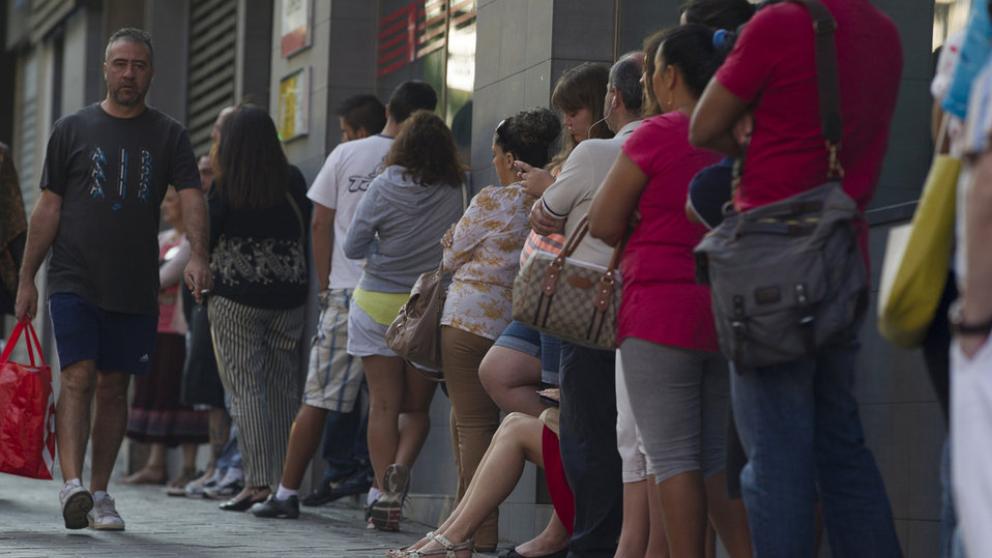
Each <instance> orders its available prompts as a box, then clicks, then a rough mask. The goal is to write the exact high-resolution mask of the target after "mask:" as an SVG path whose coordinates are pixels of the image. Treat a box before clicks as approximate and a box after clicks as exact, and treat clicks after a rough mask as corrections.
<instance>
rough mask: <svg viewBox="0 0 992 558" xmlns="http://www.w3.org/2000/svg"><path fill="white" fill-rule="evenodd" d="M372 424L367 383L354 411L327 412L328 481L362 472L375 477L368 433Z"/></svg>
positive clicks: (359, 393)
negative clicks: (370, 422) (370, 421)
mask: <svg viewBox="0 0 992 558" xmlns="http://www.w3.org/2000/svg"><path fill="white" fill-rule="evenodd" d="M368 424H369V413H368V387H366V384H365V383H364V382H363V383H362V389H361V390H360V391H359V392H358V399H357V400H356V401H355V407H354V408H353V409H352V410H351V412H348V413H342V412H338V411H328V412H327V422H325V423H324V441H323V450H322V451H321V456H322V457H323V458H324V461H326V462H327V467H326V468H325V469H324V482H339V481H342V480H344V479H345V478H346V477H350V476H353V475H355V474H357V473H360V472H362V471H365V472H366V473H367V474H368V475H369V476H370V477H371V476H372V470H371V466H370V464H369V444H368V435H367V434H366V432H367V431H368Z"/></svg>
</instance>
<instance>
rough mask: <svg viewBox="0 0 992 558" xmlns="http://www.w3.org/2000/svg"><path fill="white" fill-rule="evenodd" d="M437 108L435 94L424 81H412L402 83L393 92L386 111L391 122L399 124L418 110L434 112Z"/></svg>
mask: <svg viewBox="0 0 992 558" xmlns="http://www.w3.org/2000/svg"><path fill="white" fill-rule="evenodd" d="M435 108H437V92H435V91H434V88H433V87H431V85H430V84H429V83H427V82H425V81H420V80H417V79H412V80H410V81H404V82H403V83H401V84H399V85H398V86H397V87H396V89H394V90H393V95H392V96H391V97H389V106H388V108H387V110H388V111H389V115H390V116H392V117H393V121H394V122H396V123H397V124H399V123H400V122H403V121H404V120H406V119H407V118H409V117H410V115H411V114H413V113H414V112H416V111H418V110H426V111H430V112H434V109H435Z"/></svg>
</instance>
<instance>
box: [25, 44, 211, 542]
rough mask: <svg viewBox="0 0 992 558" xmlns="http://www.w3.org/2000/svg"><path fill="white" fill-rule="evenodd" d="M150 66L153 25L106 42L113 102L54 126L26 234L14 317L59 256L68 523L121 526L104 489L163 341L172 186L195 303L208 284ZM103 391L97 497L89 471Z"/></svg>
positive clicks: (54, 306) (203, 251)
mask: <svg viewBox="0 0 992 558" xmlns="http://www.w3.org/2000/svg"><path fill="white" fill-rule="evenodd" d="M153 63H154V56H153V51H152V43H151V37H150V36H149V35H148V33H146V32H145V31H142V30H140V29H132V28H124V29H121V30H119V31H117V32H116V33H114V34H113V35H112V36H111V37H110V40H109V41H108V42H107V49H106V58H105V61H104V64H103V73H104V78H105V80H106V82H107V96H106V98H105V99H104V100H103V101H101V102H100V103H98V104H94V105H91V106H88V107H85V108H83V109H82V110H80V111H79V112H77V113H75V114H72V115H69V116H66V117H65V118H62V119H61V120H59V121H58V122H56V124H55V126H54V129H53V131H52V135H51V137H50V138H49V141H48V152H47V155H46V158H45V166H44V169H43V173H42V179H41V188H42V193H41V197H40V199H39V200H38V204H37V205H36V206H35V209H34V212H33V213H32V214H31V222H30V224H29V226H28V239H27V247H26V249H25V254H24V262H23V264H22V267H21V273H20V285H19V288H18V292H17V302H16V315H17V316H18V317H19V318H21V319H26V318H33V317H34V316H35V314H36V312H37V306H38V290H37V288H36V286H35V283H34V280H35V275H36V274H37V272H38V268H39V267H40V266H41V263H42V261H43V260H44V259H45V255H46V254H47V253H48V249H49V248H51V249H52V258H51V261H50V263H49V266H48V284H49V292H50V293H51V294H50V298H49V301H48V303H49V310H50V312H51V316H52V324H53V326H54V329H55V342H56V345H57V347H58V353H59V361H60V362H61V365H62V374H61V378H60V381H61V390H60V393H59V399H58V405H57V408H56V413H55V429H56V435H57V438H58V450H59V457H60V459H59V461H60V466H61V469H62V476H63V478H64V479H65V486H63V488H62V490H61V492H60V493H59V499H60V501H61V503H62V516H63V518H64V519H65V526H66V528H68V529H81V528H83V527H86V526H87V525H88V526H90V527H92V528H94V529H106V530H123V529H124V520H123V519H121V516H120V515H119V514H118V513H117V510H116V508H115V505H114V500H113V499H112V498H111V497H110V496H109V495H108V494H107V484H108V482H109V480H110V475H111V472H112V471H113V467H114V462H115V461H116V459H117V451H118V450H119V449H120V445H121V440H122V438H123V437H124V430H125V427H126V423H127V388H128V384H129V382H130V379H131V376H130V375H131V374H143V373H147V371H148V367H149V363H150V361H151V353H152V350H153V348H154V344H155V330H156V324H157V320H158V290H159V282H158V240H157V236H158V227H159V205H160V204H161V202H162V198H163V197H164V196H165V190H166V188H167V187H168V186H169V185H170V184H171V185H173V186H175V188H176V190H178V191H179V196H180V199H181V203H182V210H183V220H184V222H185V225H186V231H187V237H188V238H189V240H190V244H191V248H192V252H193V256H192V258H191V259H190V262H189V264H188V265H187V266H186V270H185V272H184V277H185V281H186V285H187V286H188V287H189V288H190V289H192V290H193V293H194V295H195V297H196V298H197V299H198V300H199V298H200V296H201V293H202V292H203V291H206V290H209V289H210V286H211V275H210V270H209V266H208V262H207V242H206V240H207V228H206V227H207V222H206V221H207V219H206V205H205V203H204V200H203V194H202V193H201V192H200V189H199V187H200V178H199V174H198V172H197V168H196V159H195V157H194V155H193V149H192V147H191V145H190V141H189V136H188V135H187V134H186V131H185V130H184V129H183V127H182V126H181V125H180V124H179V123H177V122H176V121H174V120H172V119H171V118H169V117H168V116H166V115H164V114H162V113H161V112H159V111H157V110H155V109H153V108H150V107H148V106H146V105H145V94H146V93H147V92H148V88H149V86H150V84H151V80H152V75H153V74H154V66H153ZM94 395H95V396H96V405H95V415H96V416H95V418H94V420H93V434H92V438H93V451H92V459H93V462H92V476H91V478H90V489H92V491H93V492H92V493H91V492H90V491H89V490H87V489H86V488H84V487H83V485H82V479H81V476H82V470H83V460H84V458H85V455H86V443H87V439H88V437H89V436H88V434H89V433H88V432H87V429H88V427H89V425H90V405H91V401H92V400H93V398H94Z"/></svg>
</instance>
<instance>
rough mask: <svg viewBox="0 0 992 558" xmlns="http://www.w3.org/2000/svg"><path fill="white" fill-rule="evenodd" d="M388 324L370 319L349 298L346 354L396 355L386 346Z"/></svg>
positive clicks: (358, 355) (357, 355)
mask: <svg viewBox="0 0 992 558" xmlns="http://www.w3.org/2000/svg"><path fill="white" fill-rule="evenodd" d="M387 329H389V326H385V325H382V324H380V323H379V322H377V321H375V320H373V319H372V316H369V315H368V314H367V313H366V312H365V310H362V307H361V306H359V305H357V304H355V299H351V310H350V311H349V312H348V354H349V355H352V356H356V357H367V356H387V357H394V356H397V354H396V353H394V352H393V350H392V349H390V348H389V347H388V346H386V330H387Z"/></svg>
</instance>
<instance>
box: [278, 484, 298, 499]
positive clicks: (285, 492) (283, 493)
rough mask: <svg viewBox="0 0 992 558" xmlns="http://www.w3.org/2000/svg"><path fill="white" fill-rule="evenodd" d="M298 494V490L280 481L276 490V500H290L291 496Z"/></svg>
mask: <svg viewBox="0 0 992 558" xmlns="http://www.w3.org/2000/svg"><path fill="white" fill-rule="evenodd" d="M298 495H299V491H298V490H290V489H289V488H286V487H285V486H283V485H282V483H279V489H278V490H276V500H284V501H285V500H289V497H290V496H298Z"/></svg>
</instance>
